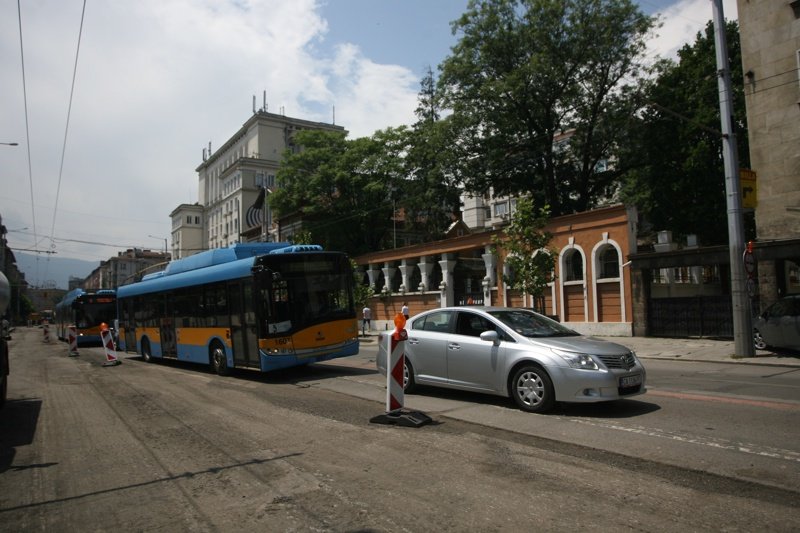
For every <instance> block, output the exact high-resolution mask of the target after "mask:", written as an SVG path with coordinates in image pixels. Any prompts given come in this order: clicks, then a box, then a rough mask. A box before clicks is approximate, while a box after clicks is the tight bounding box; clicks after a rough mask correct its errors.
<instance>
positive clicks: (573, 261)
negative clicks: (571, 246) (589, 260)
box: [564, 250, 583, 281]
mask: <svg viewBox="0 0 800 533" xmlns="http://www.w3.org/2000/svg"><path fill="white" fill-rule="evenodd" d="M582 279H583V256H582V255H581V253H580V252H579V251H577V250H573V251H571V252H568V254H567V256H566V258H565V261H564V281H581V280H582Z"/></svg>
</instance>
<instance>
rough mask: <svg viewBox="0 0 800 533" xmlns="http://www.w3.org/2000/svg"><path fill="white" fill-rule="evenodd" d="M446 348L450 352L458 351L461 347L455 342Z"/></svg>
mask: <svg viewBox="0 0 800 533" xmlns="http://www.w3.org/2000/svg"><path fill="white" fill-rule="evenodd" d="M447 348H448V349H450V350H460V349H461V345H460V344H458V343H456V342H451V343H450V344H448V345H447Z"/></svg>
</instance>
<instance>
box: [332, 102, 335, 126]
mask: <svg viewBox="0 0 800 533" xmlns="http://www.w3.org/2000/svg"><path fill="white" fill-rule="evenodd" d="M331 108H332V109H333V122H332V124H333V125H334V126H335V125H336V104H334V105H333V106H331Z"/></svg>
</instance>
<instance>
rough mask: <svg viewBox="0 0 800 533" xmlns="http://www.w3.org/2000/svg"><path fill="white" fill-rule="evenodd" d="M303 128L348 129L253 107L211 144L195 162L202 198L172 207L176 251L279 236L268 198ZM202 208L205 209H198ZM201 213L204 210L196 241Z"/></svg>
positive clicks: (181, 253)
mask: <svg viewBox="0 0 800 533" xmlns="http://www.w3.org/2000/svg"><path fill="white" fill-rule="evenodd" d="M304 129H315V130H326V131H338V132H344V131H345V130H344V128H343V127H341V126H336V125H333V124H324V123H320V122H311V121H307V120H301V119H297V118H292V117H287V116H285V115H279V114H275V113H269V112H267V111H266V110H265V109H261V110H258V111H256V110H255V109H254V110H253V116H252V117H250V118H249V119H248V120H247V122H245V123H244V125H243V126H242V127H241V129H240V130H239V131H237V132H236V133H235V134H234V135H233V136H232V137H231V138H230V139H228V140H227V141H226V142H225V143H224V144H223V145H222V146H221V147H220V148H219V149H217V150H215V151H212V149H211V145H210V144H209V146H208V148H207V149H203V162H202V163H201V164H200V166H198V167H197V169H196V170H197V174H198V181H199V183H198V203H197V204H195V205H188V204H183V205H181V206H178V207H177V208H176V209H175V210H174V211H173V212H172V213H171V215H170V216H171V218H172V240H173V251H174V253H175V256H176V257H185V256H187V255H192V254H193V253H196V252H198V251H200V250H202V249H212V248H222V247H226V246H229V245H231V244H234V243H237V242H251V241H274V240H278V228H277V225H276V224H274V223H273V216H272V213H271V211H270V208H269V205H268V203H267V201H266V198H265V197H266V193H265V194H261V193H262V191H270V190H272V189H273V188H274V187H275V186H276V183H275V175H276V174H277V172H278V168H279V167H280V164H281V160H282V158H283V155H284V152H285V151H286V150H299V149H300V147H298V146H296V145H295V144H294V142H293V138H294V134H295V133H296V132H298V131H300V130H304ZM200 213H202V214H200ZM197 216H201V223H202V227H201V229H200V232H201V237H200V239H199V240H200V244H197V218H196V217H197Z"/></svg>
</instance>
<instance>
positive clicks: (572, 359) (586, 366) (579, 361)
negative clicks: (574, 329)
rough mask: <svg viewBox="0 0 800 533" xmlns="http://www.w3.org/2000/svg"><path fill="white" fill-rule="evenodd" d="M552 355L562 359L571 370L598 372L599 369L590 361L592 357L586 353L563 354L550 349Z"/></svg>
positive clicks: (593, 361)
mask: <svg viewBox="0 0 800 533" xmlns="http://www.w3.org/2000/svg"><path fill="white" fill-rule="evenodd" d="M550 350H552V352H553V353H554V354H556V355H557V356H559V357H560V358H561V359H563V360H564V361H565V362H566V363H567V364H568V365H569V366H570V367H571V368H580V369H581V370H600V367H599V366H598V364H597V363H596V362H595V360H594V359H592V356H591V355H589V354H587V353H577V352H563V351H561V350H556V349H554V348H550Z"/></svg>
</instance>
